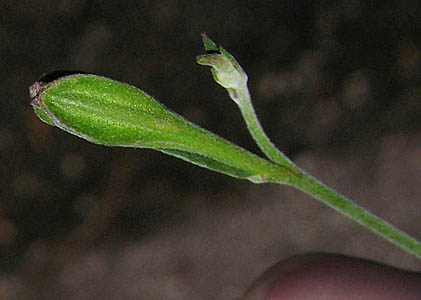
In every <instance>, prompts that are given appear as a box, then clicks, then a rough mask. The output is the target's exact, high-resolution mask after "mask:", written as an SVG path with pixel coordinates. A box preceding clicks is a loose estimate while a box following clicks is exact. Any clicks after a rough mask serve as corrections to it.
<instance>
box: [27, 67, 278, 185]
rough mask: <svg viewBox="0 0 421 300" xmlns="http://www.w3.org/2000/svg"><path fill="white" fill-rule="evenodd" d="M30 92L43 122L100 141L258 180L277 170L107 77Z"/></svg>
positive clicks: (76, 78) (59, 82)
mask: <svg viewBox="0 0 421 300" xmlns="http://www.w3.org/2000/svg"><path fill="white" fill-rule="evenodd" d="M30 96H31V99H32V103H31V104H32V106H33V107H34V110H35V113H36V115H37V116H38V117H39V118H40V119H41V120H42V121H44V122H45V123H47V124H49V125H52V126H56V127H58V128H60V129H62V130H64V131H66V132H68V133H71V134H73V135H76V136H78V137H80V138H83V139H86V140H88V141H90V142H93V143H96V144H101V145H108V146H124V147H137V148H150V149H156V150H159V151H162V152H164V153H167V154H170V155H173V156H176V157H179V158H182V159H184V160H187V161H189V162H191V163H194V164H197V165H200V166H202V167H206V168H209V169H212V170H215V171H218V172H221V173H224V174H228V175H231V176H233V177H238V178H247V179H249V180H252V181H254V182H256V181H257V182H263V181H266V180H268V179H269V178H270V177H271V175H270V173H272V171H274V170H272V169H273V168H276V166H273V164H271V163H270V162H268V161H266V160H264V159H261V158H259V157H258V156H256V155H254V154H251V153H250V152H247V151H246V150H244V149H242V148H240V147H238V146H235V145H233V144H232V143H230V142H228V141H226V140H224V139H222V138H220V137H217V136H215V135H214V134H212V133H210V132H208V131H206V130H204V129H202V128H200V127H198V126H196V125H194V124H192V123H190V122H188V121H186V120H185V119H183V118H182V117H181V116H179V115H177V114H175V113H173V112H171V111H169V110H168V109H167V108H165V107H164V106H163V105H162V104H161V103H159V102H158V101H156V100H155V99H154V98H152V97H151V96H149V95H148V94H146V93H145V92H143V91H141V90H140V89H138V88H136V87H133V86H130V85H128V84H124V83H120V82H117V81H114V80H111V79H108V78H105V77H101V76H96V75H89V74H73V75H68V76H63V77H59V78H58V79H56V80H53V81H51V82H43V81H40V82H35V83H34V84H33V85H32V86H31V87H30ZM278 173H279V172H278Z"/></svg>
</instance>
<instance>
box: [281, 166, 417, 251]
mask: <svg viewBox="0 0 421 300" xmlns="http://www.w3.org/2000/svg"><path fill="white" fill-rule="evenodd" d="M296 171H298V172H299V176H297V180H293V181H291V182H290V183H289V184H290V185H291V186H294V187H295V188H297V189H299V190H301V191H303V192H305V193H306V194H308V195H310V196H312V197H314V198H316V199H318V200H320V201H322V202H323V203H324V204H326V205H328V206H330V207H332V208H334V209H335V210H337V211H339V212H341V213H342V214H344V215H346V216H347V217H349V218H351V219H352V220H354V221H356V222H358V223H359V224H361V225H363V226H365V227H367V228H368V229H370V230H371V231H373V232H375V233H377V234H378V235H380V236H381V237H383V238H385V239H386V240H388V241H390V242H391V243H393V244H395V245H397V246H399V247H400V248H402V249H404V250H405V251H407V252H409V253H412V254H414V255H415V256H417V257H421V243H420V242H419V241H417V240H416V239H414V238H412V237H410V236H409V235H407V234H406V233H404V232H403V231H400V230H399V229H397V228H396V227H394V226H393V225H391V224H389V223H388V222H386V221H384V220H383V219H381V218H379V217H377V216H375V215H373V214H372V213H370V212H369V211H367V210H366V209H364V208H362V207H361V206H359V205H357V204H356V203H354V202H353V201H352V200H350V199H348V198H346V197H344V196H342V195H340V194H339V193H337V192H335V191H334V190H333V189H331V188H329V187H327V186H326V185H325V184H323V183H321V182H320V181H318V180H317V179H315V178H313V177H312V176H310V175H308V174H306V173H305V172H304V171H302V170H300V169H298V168H296Z"/></svg>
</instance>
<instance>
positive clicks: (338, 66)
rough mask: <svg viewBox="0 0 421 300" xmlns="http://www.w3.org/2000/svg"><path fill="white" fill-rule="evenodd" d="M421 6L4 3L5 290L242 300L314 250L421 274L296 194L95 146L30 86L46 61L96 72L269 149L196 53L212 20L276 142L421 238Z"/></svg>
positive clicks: (290, 0)
mask: <svg viewBox="0 0 421 300" xmlns="http://www.w3.org/2000/svg"><path fill="white" fill-rule="evenodd" d="M420 15H421V9H420V3H419V1H418V0H407V1H370V2H367V1H359V0H349V1H321V2H314V1H307V0H306V1H300V0H298V1H297V0H283V1H266V2H262V1H95V0H94V1H86V0H71V1H70V0H59V1H0V51H1V52H0V78H1V81H0V82H1V95H2V97H1V108H0V179H1V180H0V247H1V248H0V298H1V299H234V298H236V297H238V296H239V295H241V294H242V292H243V291H244V290H245V289H246V288H247V286H249V285H250V284H251V283H252V281H253V280H254V278H256V277H257V276H258V275H259V274H260V273H261V272H262V271H263V270H265V269H266V268H268V267H269V266H270V265H271V264H273V263H275V262H277V261H279V260H281V259H283V258H286V257H288V256H291V255H294V254H302V253H307V252H317V251H323V252H336V253H342V254H347V255H354V256H359V257H364V258H369V259H374V260H377V261H379V262H383V263H387V264H391V265H394V266H397V267H401V268H406V269H411V270H418V271H419V270H421V264H420V262H419V260H417V259H416V258H415V257H413V256H411V255H408V254H406V253H405V252H403V251H402V250H400V249H399V248H397V247H395V246H393V245H391V244H389V243H388V242H386V241H384V240H382V239H380V238H379V237H376V236H375V235H374V234H372V233H370V232H369V231H368V230H366V229H364V228H362V227H361V226H359V225H357V224H355V223H354V222H352V221H350V220H348V219H347V218H345V217H343V216H342V215H339V214H338V213H336V212H335V211H333V210H332V209H330V208H327V207H325V206H324V205H322V204H320V203H319V202H317V201H316V200H314V199H311V198H310V197H307V196H305V195H304V194H302V193H300V192H298V191H295V190H293V189H291V188H289V187H280V186H275V185H270V184H266V185H254V184H252V183H250V182H247V181H239V180H236V179H233V178H230V177H227V176H224V175H220V174H217V173H213V172H211V171H208V170H205V169H200V168H198V167H196V166H193V165H189V164H187V163H186V162H184V161H181V160H177V159H175V158H172V157H167V156H165V155H163V154H161V153H158V152H154V151H149V150H140V149H119V148H106V147H101V146H98V145H93V144H90V143H88V142H86V141H84V140H82V139H78V138H76V137H74V136H71V135H69V134H66V133H64V132H62V131H60V130H58V129H56V128H52V127H49V126H47V125H45V124H44V123H42V122H41V121H39V120H38V119H37V118H36V117H35V115H34V113H33V112H32V109H31V107H30V105H29V102H30V99H29V95H28V87H29V86H30V85H31V84H32V83H33V82H34V81H36V80H37V79H38V78H39V77H40V76H41V75H42V74H43V73H45V72H49V71H53V70H57V69H70V70H74V69H77V70H83V71H86V72H93V73H96V74H101V75H104V76H107V77H110V78H113V79H116V80H120V81H124V82H128V83H130V84H133V85H135V86H137V87H140V88H142V89H143V90H145V91H146V92H148V93H149V94H151V95H153V96H154V97H156V98H157V99H159V100H160V101H161V102H163V103H164V104H165V105H166V106H168V107H169V108H171V109H172V110H174V111H176V112H177V113H179V114H181V115H183V116H184V117H185V118H187V119H189V120H191V121H193V122H195V123H197V124H199V125H201V126H203V127H204V128H206V129H209V130H211V131H213V132H214V133H217V134H218V135H220V136H222V137H224V138H227V139H228V140H230V141H232V142H234V143H236V144H239V145H241V146H243V147H245V148H247V149H249V150H250V151H253V152H255V153H258V154H260V152H259V150H258V149H257V147H256V146H255V145H254V143H253V140H252V139H251V138H250V136H249V134H248V132H247V130H246V129H245V126H244V124H243V121H242V119H241V116H240V113H239V111H238V110H237V108H236V106H235V105H234V103H233V102H232V101H231V100H229V98H228V96H227V95H226V92H225V91H224V90H223V89H222V88H221V87H219V86H218V85H217V84H216V83H215V82H213V80H212V77H211V75H210V72H209V69H208V68H206V67H203V66H199V65H197V64H196V63H195V57H196V56H197V55H199V54H202V53H203V47H202V44H201V37H200V33H201V32H207V34H208V35H209V36H210V37H211V38H212V39H214V40H215V41H216V42H217V43H219V44H222V45H223V46H224V47H225V48H226V49H228V50H229V51H230V52H231V53H232V54H233V55H234V56H235V57H236V58H237V59H238V61H239V62H240V64H241V65H242V66H243V67H244V69H245V70H246V72H247V73H248V75H249V87H250V91H251V93H252V96H253V101H254V105H255V109H256V111H257V113H258V115H259V118H260V119H261V122H262V125H263V127H264V128H265V129H266V131H267V134H268V135H269V136H270V137H271V138H272V139H273V141H274V142H275V144H277V145H278V146H279V147H280V148H281V149H282V150H283V151H285V152H286V153H287V154H288V155H289V156H290V157H291V158H292V159H293V160H294V161H296V162H297V164H298V165H299V166H301V167H303V168H304V169H305V170H307V171H308V172H310V173H311V174H313V175H315V176H318V177H319V178H321V179H322V180H323V181H325V182H327V183H328V184H330V185H331V186H333V187H335V188H336V189H337V190H339V191H340V192H341V193H343V194H345V195H347V196H350V197H351V198H353V199H355V201H356V202H358V203H359V204H361V205H362V206H364V207H366V208H368V209H369V210H371V211H373V212H374V213H376V214H377V215H379V216H381V217H383V218H385V219H387V220H388V221H390V222H391V223H393V224H395V225H396V226H397V227H399V228H401V229H402V230H404V231H406V232H407V233H409V234H411V235H413V236H416V237H417V238H421V234H420V229H421V222H420V210H421V201H420V199H421V196H420V195H421V180H420V178H421V131H420V129H421V72H420V70H421V68H420V67H421V46H420V44H421V43H420V39H421V24H420V23H421V19H420V17H419V16H420Z"/></svg>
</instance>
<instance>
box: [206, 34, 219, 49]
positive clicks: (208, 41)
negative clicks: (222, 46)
mask: <svg viewBox="0 0 421 300" xmlns="http://www.w3.org/2000/svg"><path fill="white" fill-rule="evenodd" d="M202 41H203V46H204V47H205V51H206V52H216V51H218V46H217V45H216V44H215V43H214V42H213V41H212V40H211V39H210V38H209V37H208V36H207V35H206V33H204V32H203V33H202Z"/></svg>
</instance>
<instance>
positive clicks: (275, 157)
mask: <svg viewBox="0 0 421 300" xmlns="http://www.w3.org/2000/svg"><path fill="white" fill-rule="evenodd" d="M234 96H235V95H231V97H234ZM236 96H237V97H238V98H237V100H236V101H235V102H236V103H238V107H239V108H240V111H241V114H242V115H243V118H244V120H245V122H246V125H247V128H248V130H249V131H250V133H251V136H252V137H253V139H254V140H255V141H256V143H257V145H258V146H259V148H260V149H261V150H262V152H263V153H264V154H265V155H266V156H267V157H268V158H270V159H271V160H272V161H274V162H275V163H277V164H279V165H281V166H285V167H295V164H294V163H293V162H292V161H291V160H290V159H289V158H288V157H286V156H285V154H283V153H282V152H281V151H279V150H278V148H276V147H275V145H274V144H273V143H272V142H271V140H270V139H269V138H268V136H267V135H266V134H265V132H264V130H263V128H262V126H261V125H260V122H259V120H258V119H257V115H256V112H255V111H254V108H253V105H252V103H251V97H250V93H249V90H248V88H247V86H245V87H244V88H242V89H238V90H237V95H236Z"/></svg>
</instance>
